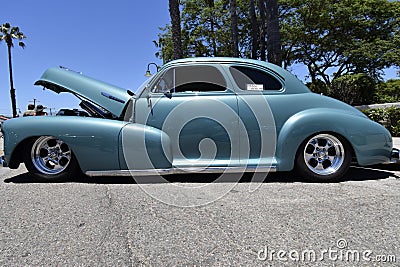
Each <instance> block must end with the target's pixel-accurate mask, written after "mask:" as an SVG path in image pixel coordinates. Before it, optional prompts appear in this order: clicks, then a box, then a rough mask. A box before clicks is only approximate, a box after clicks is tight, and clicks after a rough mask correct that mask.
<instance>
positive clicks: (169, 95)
mask: <svg viewBox="0 0 400 267" xmlns="http://www.w3.org/2000/svg"><path fill="white" fill-rule="evenodd" d="M164 95H165V96H166V97H168V98H169V99H171V98H172V93H171V92H165V93H164Z"/></svg>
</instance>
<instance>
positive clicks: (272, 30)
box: [266, 0, 282, 66]
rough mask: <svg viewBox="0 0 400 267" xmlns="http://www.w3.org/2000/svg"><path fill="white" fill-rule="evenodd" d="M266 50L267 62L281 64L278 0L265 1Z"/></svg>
mask: <svg viewBox="0 0 400 267" xmlns="http://www.w3.org/2000/svg"><path fill="white" fill-rule="evenodd" d="M266 7H267V36H268V38H267V51H268V62H271V63H273V64H276V65H278V66H281V65H282V48H281V46H282V44H281V36H280V32H279V11H278V0H268V1H267V6H266Z"/></svg>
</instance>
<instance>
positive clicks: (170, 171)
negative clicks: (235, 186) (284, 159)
mask: <svg viewBox="0 0 400 267" xmlns="http://www.w3.org/2000/svg"><path fill="white" fill-rule="evenodd" d="M276 169H277V168H276V166H270V167H269V166H261V167H204V168H202V167H190V168H170V169H147V170H112V171H87V172H85V174H86V175H88V176H151V175H170V174H190V173H242V172H261V173H264V172H276Z"/></svg>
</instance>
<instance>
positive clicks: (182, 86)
mask: <svg viewBox="0 0 400 267" xmlns="http://www.w3.org/2000/svg"><path fill="white" fill-rule="evenodd" d="M225 90H226V82H225V79H224V77H223V76H222V74H221V73H220V72H219V70H218V69H217V68H215V67H212V66H183V67H178V68H171V69H169V70H167V71H166V72H165V74H164V75H163V76H162V77H161V78H160V79H159V80H158V81H157V82H156V85H155V86H154V88H153V92H171V93H173V92H175V93H180V92H210V91H225Z"/></svg>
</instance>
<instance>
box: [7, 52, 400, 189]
mask: <svg viewBox="0 0 400 267" xmlns="http://www.w3.org/2000/svg"><path fill="white" fill-rule="evenodd" d="M35 84H36V85H40V86H43V87H45V88H47V89H50V90H53V91H54V92H56V93H60V92H69V93H71V94H74V95H75V96H76V97H78V98H79V99H80V100H81V104H80V107H81V108H82V109H84V110H86V111H87V112H88V113H89V114H90V116H89V117H64V116H55V117H50V116H47V117H25V118H18V119H11V120H8V121H6V122H4V123H3V124H2V126H1V130H2V132H3V134H4V151H5V155H4V158H3V159H4V164H5V165H7V166H9V167H10V168H13V169H15V168H18V166H19V165H20V163H25V165H26V167H27V169H28V170H29V172H30V173H31V174H33V175H34V176H36V177H38V178H40V179H42V180H43V179H44V180H60V179H66V178H68V177H71V176H73V175H76V174H78V173H84V174H86V175H89V176H115V175H131V176H141V177H142V176H146V175H167V174H176V173H188V172H204V173H226V172H227V173H243V172H254V173H264V172H269V171H291V170H293V169H295V170H297V171H298V173H299V174H300V175H302V176H303V177H305V178H307V179H309V180H313V181H321V182H326V181H337V180H340V179H341V178H342V177H343V175H344V174H345V173H346V171H347V170H348V168H349V166H350V164H351V162H353V161H356V162H357V163H358V164H359V165H361V166H365V165H371V164H378V163H384V162H388V161H389V160H390V158H391V155H392V137H391V136H390V133H389V132H388V131H387V130H386V129H385V128H384V127H382V126H381V125H379V124H377V123H375V122H373V121H371V120H369V119H368V118H367V117H366V116H365V115H363V114H362V113H361V112H359V111H358V110H356V109H355V108H353V107H351V106H349V105H347V104H344V103H342V102H340V101H337V100H335V99H332V98H329V97H326V96H322V95H318V94H314V93H312V92H310V90H309V89H308V88H307V87H306V86H305V85H304V84H303V83H302V82H301V81H299V80H298V79H297V78H296V77H295V76H294V75H292V74H290V73H289V72H287V71H286V70H284V69H282V68H280V67H278V66H275V65H272V64H269V63H266V62H261V61H256V60H248V59H236V58H190V59H182V60H176V61H172V62H169V63H167V64H165V65H164V66H163V67H162V68H160V70H159V71H158V72H157V74H156V75H154V76H153V77H152V78H151V79H149V80H148V81H146V82H145V83H144V84H143V85H142V86H140V87H139V88H138V89H137V90H136V91H134V92H132V91H130V90H126V89H123V88H119V87H116V86H113V85H110V84H107V83H104V82H100V81H98V80H95V79H92V78H89V77H86V76H84V75H82V74H80V73H77V72H74V71H71V70H67V69H65V68H50V69H48V70H47V71H46V72H45V73H44V74H43V75H42V77H41V78H40V79H39V80H38V81H37V82H36V83H35Z"/></svg>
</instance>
